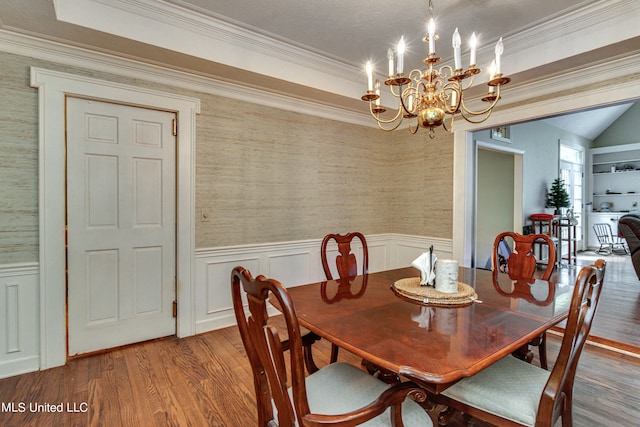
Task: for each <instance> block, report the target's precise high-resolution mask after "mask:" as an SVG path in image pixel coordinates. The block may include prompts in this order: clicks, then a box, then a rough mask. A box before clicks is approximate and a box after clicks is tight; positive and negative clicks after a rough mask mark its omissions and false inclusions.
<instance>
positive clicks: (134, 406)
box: [0, 256, 640, 427]
mask: <svg viewBox="0 0 640 427" xmlns="http://www.w3.org/2000/svg"><path fill="white" fill-rule="evenodd" d="M589 261H590V259H589V256H586V257H584V258H583V257H581V262H584V263H587V262H589ZM607 261H608V262H609V264H608V267H607V277H606V279H605V288H604V289H603V295H602V298H601V302H600V306H599V308H598V313H597V315H596V319H595V321H594V326H593V329H592V338H593V337H594V336H596V338H597V336H599V335H602V338H600V339H596V341H598V340H602V341H603V342H604V343H605V344H610V343H611V342H614V341H615V342H617V341H616V340H620V341H619V343H618V344H617V345H618V346H620V347H621V348H624V349H625V350H627V351H630V352H633V351H634V349H638V351H636V352H637V353H638V354H640V339H639V336H640V321H639V320H638V317H639V313H640V304H639V303H638V301H639V300H638V298H639V297H638V295H639V294H640V292H639V289H640V281H638V280H637V277H636V276H635V273H633V270H631V272H632V274H633V275H632V276H631V275H629V271H628V267H629V266H627V265H626V264H625V263H624V259H622V260H621V261H623V262H620V263H619V264H620V265H619V266H615V265H616V264H617V263H616V260H614V259H613V258H610V259H607ZM627 261H628V258H627ZM560 274H573V273H572V272H571V270H569V269H567V271H566V272H565V269H562V270H561V271H560ZM606 292H608V294H607V293H606ZM605 297H607V299H605ZM559 342H560V339H559V337H557V336H553V335H551V336H550V337H549V361H550V363H553V361H554V360H555V357H556V355H557V352H558V349H559ZM620 343H621V344H620ZM329 353H330V345H329V343H328V342H327V341H325V340H322V341H320V342H319V343H317V345H316V346H315V347H314V354H315V357H316V360H317V362H318V364H319V365H321V366H322V365H324V364H326V363H327V362H328V360H329ZM340 360H343V361H346V362H349V363H353V364H358V365H359V362H360V361H359V359H358V358H356V357H355V356H353V355H351V354H349V353H348V352H346V351H341V352H340ZM534 363H537V360H534ZM254 402H255V397H254V391H253V384H252V377H251V370H250V366H249V363H248V361H247V359H246V357H245V353H244V349H243V347H242V342H241V341H240V336H239V334H238V331H237V328H235V327H231V328H226V329H222V330H218V331H214V332H209V333H205V334H200V335H197V336H193V337H188V338H184V339H178V338H167V339H164V340H158V341H152V342H146V343H141V344H136V345H133V346H129V347H126V348H121V349H117V350H114V351H111V352H108V353H104V354H98V355H93V356H89V357H85V358H79V359H74V360H71V361H69V362H68V363H67V365H66V366H63V367H60V368H54V369H49V370H46V371H41V372H33V373H29V374H24V375H19V376H15V377H11V378H5V379H2V380H0V404H1V405H2V406H1V407H0V426H7V427H14V426H15V427H23V426H37V427H40V426H109V427H111V426H141V427H147V426H148V427H154V426H158V427H164V426H196V427H198V426H225V427H248V426H255V425H256V416H255V403H254ZM38 405H39V406H38ZM58 409H61V410H62V412H59V411H58ZM439 409H440V408H436V410H434V411H432V412H430V415H431V416H432V418H433V419H434V420H435V419H436V418H437V413H438V410H439ZM53 410H56V412H53ZM12 411H15V412H12ZM638 419H640V358H638V357H633V356H630V355H625V354H620V353H616V352H612V351H609V350H605V349H602V348H597V347H594V346H591V345H588V346H587V347H586V349H585V351H584V352H583V354H582V358H581V361H580V365H579V367H578V374H577V379H576V383H575V388H574V426H576V427H592V426H604V425H606V426H614V425H615V426H623V427H626V426H629V427H631V426H636V425H638ZM449 425H450V426H452V427H459V426H463V425H465V424H464V423H463V422H462V420H461V417H460V416H456V417H454V419H453V420H452V422H451V423H450V424H449ZM475 425H476V426H480V427H484V426H486V425H487V424H484V423H481V422H476V423H475Z"/></svg>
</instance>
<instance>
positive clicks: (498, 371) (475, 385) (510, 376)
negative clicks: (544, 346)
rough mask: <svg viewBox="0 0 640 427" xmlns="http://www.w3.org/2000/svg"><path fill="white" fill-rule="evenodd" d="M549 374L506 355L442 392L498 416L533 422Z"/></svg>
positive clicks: (531, 424) (531, 423) (526, 423)
mask: <svg viewBox="0 0 640 427" xmlns="http://www.w3.org/2000/svg"><path fill="white" fill-rule="evenodd" d="M549 375H551V372H550V371H547V370H546V369H542V368H540V367H538V366H536V365H532V364H531V363H527V362H524V361H522V360H520V359H517V358H515V357H513V356H511V355H509V356H507V357H505V358H504V359H502V360H500V361H498V362H497V363H494V364H493V365H491V366H489V367H488V368H487V369H485V370H483V371H480V372H479V373H478V374H476V375H474V376H473V377H469V378H465V380H464V381H460V382H458V383H456V384H454V385H452V386H451V387H449V388H448V389H446V390H445V391H444V392H443V394H444V395H445V396H447V397H450V398H451V399H454V400H457V401H458V402H460V403H463V404H466V405H470V406H473V407H476V408H483V410H484V411H486V412H490V413H492V414H494V415H497V416H499V417H502V418H505V419H508V420H511V421H515V422H517V423H520V424H523V425H526V426H534V425H535V423H536V416H537V415H538V405H539V404H540V396H541V395H542V391H543V390H544V387H545V385H546V384H547V381H548V380H549Z"/></svg>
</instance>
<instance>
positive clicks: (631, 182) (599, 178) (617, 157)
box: [587, 143, 640, 248]
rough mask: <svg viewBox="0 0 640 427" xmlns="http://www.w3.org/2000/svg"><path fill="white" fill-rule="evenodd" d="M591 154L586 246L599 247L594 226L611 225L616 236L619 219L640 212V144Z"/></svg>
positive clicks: (602, 149) (600, 150) (605, 149)
mask: <svg viewBox="0 0 640 427" xmlns="http://www.w3.org/2000/svg"><path fill="white" fill-rule="evenodd" d="M589 154H590V161H591V163H590V172H591V173H590V174H589V183H590V189H591V190H590V194H591V196H590V197H588V198H587V199H590V200H589V201H591V202H592V206H593V212H591V213H589V214H588V215H587V217H588V223H587V227H588V231H587V233H588V234H587V235H588V240H587V246H588V247H590V248H594V247H595V248H597V247H598V246H599V243H598V242H597V239H596V237H595V234H594V233H593V232H592V228H593V224H595V223H609V224H610V225H611V228H612V231H613V233H617V231H618V219H619V218H620V216H622V215H624V214H625V213H626V212H630V211H637V210H638V209H640V143H637V144H625V145H615V146H610V147H599V148H594V149H591V150H589Z"/></svg>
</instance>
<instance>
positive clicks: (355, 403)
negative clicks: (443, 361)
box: [274, 362, 433, 427]
mask: <svg viewBox="0 0 640 427" xmlns="http://www.w3.org/2000/svg"><path fill="white" fill-rule="evenodd" d="M336 384H339V385H340V386H339V387H336ZM306 385H307V399H308V400H309V409H310V410H311V412H312V413H315V414H324V415H339V414H344V413H347V412H351V411H355V410H357V409H359V408H362V407H363V406H365V405H367V404H369V403H371V402H372V401H374V400H375V399H376V398H377V397H378V396H380V394H381V393H382V392H383V391H385V390H386V389H387V388H389V387H390V386H389V385H388V384H386V383H384V382H382V381H380V380H379V379H377V378H375V377H373V376H371V375H369V374H368V373H366V372H365V371H363V370H361V369H358V368H357V367H355V366H353V365H350V364H348V363H344V362H337V363H332V364H329V365H327V366H325V367H323V368H322V369H320V370H319V371H317V372H314V373H313V374H311V375H309V376H308V377H307V378H306ZM289 394H291V388H289ZM292 399H293V397H292ZM389 411H391V409H387V411H386V412H384V413H383V414H382V415H379V416H378V417H376V418H374V419H372V420H369V421H367V422H365V423H364V424H361V425H362V426H367V427H384V426H389V425H390V423H389V420H390V414H389ZM274 414H277V409H276V407H275V406H274ZM275 418H277V417H275ZM402 421H403V423H404V425H405V427H410V426H420V427H423V426H432V425H433V423H432V421H431V418H430V417H429V415H428V414H427V412H425V410H424V409H423V408H422V407H421V406H420V405H418V404H417V403H416V402H414V401H413V400H411V399H406V400H405V401H404V402H403V403H402ZM296 425H297V424H296Z"/></svg>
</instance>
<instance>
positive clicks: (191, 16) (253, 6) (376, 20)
mask: <svg viewBox="0 0 640 427" xmlns="http://www.w3.org/2000/svg"><path fill="white" fill-rule="evenodd" d="M428 3H429V2H428V1H425V0H403V1H399V2H389V1H388V0H358V1H355V0H351V1H348V0H322V1H310V0H307V1H302V0H298V1H296V0H269V1H268V2H265V1H264V0H234V1H229V0H165V1H158V0H126V1H125V0H92V1H89V0H3V1H2V2H1V3H0V25H1V27H2V29H3V30H6V31H11V32H17V33H21V34H26V35H30V36H36V37H38V38H45V39H48V40H52V41H58V42H62V43H64V44H68V45H73V46H77V47H82V48H88V49H91V50H94V51H98V52H103V53H109V54H115V55H118V56H123V57H129V58H136V59H139V60H142V61H144V62H148V63H152V64H157V65H162V66H165V67H169V68H173V69H177V70H183V71H188V72H193V73H195V74H198V75H202V76H210V77H215V78H216V79H220V80H222V81H229V82H233V83H238V84H241V85H247V86H252V87H265V88H269V90H270V91H273V92H276V93H283V94H287V95H291V96H293V97H298V98H304V99H314V100H315V101H317V102H320V103H325V104H331V105H341V106H343V107H344V108H346V109H351V110H353V111H356V110H362V109H363V108H362V102H361V101H359V99H358V98H359V97H358V96H357V95H356V92H353V93H352V92H351V91H350V90H346V89H344V88H346V87H347V85H349V86H354V82H357V81H358V79H362V80H363V82H364V78H363V76H362V68H363V64H364V63H365V62H366V61H367V60H372V61H374V63H375V64H376V65H377V66H378V67H377V69H378V72H379V73H380V74H386V73H384V71H386V70H382V68H384V67H385V66H386V63H385V61H386V51H387V49H388V48H393V47H394V46H395V44H396V43H397V42H398V40H399V39H400V37H401V36H404V38H405V40H406V41H407V45H408V47H407V55H406V58H407V59H406V60H405V64H406V65H405V67H406V68H409V67H410V68H416V67H421V65H422V64H421V61H422V59H424V57H425V54H426V46H425V44H424V42H423V40H422V39H423V37H424V36H425V35H426V22H427V20H428V15H429V13H428ZM596 3H598V0H583V1H571V0H537V1H521V0H433V5H434V16H435V19H436V28H437V33H438V34H439V37H440V38H439V39H438V41H437V42H436V52H437V53H438V55H439V56H440V57H442V59H443V63H447V62H451V58H452V55H453V53H452V48H451V35H452V33H453V32H454V30H455V29H456V28H458V29H459V32H460V34H461V36H462V39H463V62H464V61H465V59H466V58H465V53H464V52H465V45H466V40H468V38H469V37H470V33H471V32H472V31H475V32H476V34H477V35H478V37H479V40H480V41H479V44H480V46H483V48H481V49H479V51H478V65H479V66H480V67H481V68H485V67H486V66H487V64H488V63H489V62H490V61H491V59H492V57H493V46H494V45H495V43H496V41H497V40H498V38H500V37H503V38H504V40H505V59H504V60H503V62H504V63H505V66H504V68H505V69H506V70H505V73H508V74H510V76H512V77H514V81H517V80H520V81H525V80H526V79H528V78H531V73H529V74H527V73H528V72H530V71H531V69H532V68H535V67H531V65H530V64H527V65H522V66H521V65H520V62H522V61H520V62H518V61H517V60H516V59H515V58H514V60H513V61H512V62H509V55H515V53H516V52H515V51H517V52H523V51H524V50H525V49H527V46H531V44H533V45H534V46H535V40H534V41H532V40H527V37H528V38H529V39H535V38H536V34H537V33H536V31H540V30H538V29H539V28H542V27H543V26H549V28H550V30H549V31H554V29H556V30H555V31H558V30H557V28H562V26H561V25H559V24H558V22H560V21H561V18H562V17H563V16H567V15H568V14H576V16H578V17H580V16H581V15H580V13H581V11H582V10H583V9H585V8H589V7H593V6H594V5H595V4H596ZM391 5H393V7H391ZM112 12H113V14H111V13H112ZM637 18H640V16H638V17H637ZM575 21H576V22H577V21H578V20H577V19H576V20H575ZM585 25H587V24H585ZM181 27H188V28H187V29H186V30H185V31H189V32H190V33H189V35H188V37H187V36H185V34H186V33H185V32H184V31H183V32H180V30H176V31H175V32H174V31H172V30H173V29H179V28H181ZM566 28H569V26H567V27H566ZM167 29H168V30H167ZM218 29H224V37H226V38H227V39H230V38H231V36H230V35H232V36H233V37H235V39H236V40H233V43H238V44H240V43H247V44H249V45H250V44H253V45H258V44H259V45H260V46H259V47H256V50H255V51H248V52H245V51H241V50H240V49H235V48H230V49H229V50H228V51H225V49H224V48H223V46H224V45H225V43H226V40H223V38H222V36H221V37H220V39H216V37H217V36H216V35H213V36H212V33H214V32H215V31H216V30H218ZM568 31H570V30H569V29H567V32H568ZM220 32H221V33H222V30H220ZM545 34H546V33H545ZM194 35H195V38H194ZM527 35H528V36H527ZM198 36H201V38H200V39H198V38H197V37H198ZM256 37H259V38H256ZM549 37H556V38H561V37H562V34H558V35H555V36H554V35H553V34H550V35H549ZM240 39H242V40H240ZM212 40H213V42H212ZM217 40H219V41H220V42H219V43H217ZM638 40H640V38H636V39H635V40H632V41H634V42H636V45H635V46H636V47H635V49H638V48H637V46H638V44H637V42H638ZM527 43H529V45H527ZM267 44H268V45H267ZM615 46H617V47H618V50H616V49H615V48H613V49H606V50H605V49H593V50H592V51H589V52H578V51H576V52H574V55H571V56H568V57H567V58H563V57H562V52H555V51H557V50H562V49H553V50H551V49H548V50H547V51H546V52H538V53H537V54H539V56H540V58H536V59H535V60H538V61H539V62H536V64H538V63H539V64H540V66H543V65H544V66H545V67H546V69H545V71H546V72H553V71H554V70H558V71H557V72H560V71H561V70H562V69H563V67H566V63H567V61H570V65H571V66H572V67H579V66H581V65H582V64H581V62H584V63H592V62H593V61H594V60H595V61H597V60H604V59H606V57H605V56H606V55H613V54H620V50H625V49H626V50H628V49H629V47H628V43H625V41H624V40H621V41H618V42H616V43H615ZM267 51H268V53H269V54H271V53H272V52H276V53H277V55H275V54H273V55H271V57H266V59H265V58H262V57H260V55H261V53H263V52H267ZM567 51H570V49H569V46H567ZM280 52H286V53H284V54H283V55H289V57H288V58H286V61H291V63H293V64H295V62H296V60H297V61H298V64H297V65H292V66H290V67H288V66H284V65H283V64H285V63H286V62H282V63H278V62H277V61H276V57H277V56H278V55H279V54H280ZM576 53H580V55H578V54H576ZM554 55H555V56H554ZM467 56H468V54H467ZM532 56H535V55H527V58H528V59H527V60H532V59H531V57H532ZM296 57H297V58H296ZM316 61H318V62H316ZM320 61H322V64H321V63H320ZM563 61H564V62H563ZM272 62H273V65H270V63H272ZM525 62H526V61H525ZM316 63H317V64H318V65H316ZM325 64H330V65H329V67H328V68H333V69H334V70H336V71H334V72H336V73H337V74H338V75H337V76H334V77H333V78H331V79H329V81H333V82H334V83H335V88H333V89H332V88H329V89H327V86H328V85H327V83H326V81H327V78H326V76H316V75H315V74H314V72H315V71H318V73H321V72H322V67H323V66H324V65H325ZM270 67H272V68H270ZM510 68H512V70H511V71H510V70H509V69H510ZM287 72H288V73H289V74H287ZM511 73H513V74H511ZM316 80H317V81H318V82H319V81H320V80H322V81H324V83H317V84H316V83H307V82H311V81H316ZM363 86H364V84H363ZM357 90H360V89H359V88H358V89H357ZM627 108H628V106H627ZM624 110H625V109H624V108H622V107H614V108H612V109H610V110H609V111H608V112H607V113H606V114H605V113H603V112H599V113H598V114H597V115H594V114H593V113H592V112H585V113H584V114H581V115H573V116H572V117H571V118H570V119H569V118H568V117H563V118H554V119H552V121H551V123H552V124H554V125H556V126H558V127H562V128H567V127H568V126H572V127H575V128H577V129H578V131H575V133H577V134H580V135H583V136H585V137H588V138H590V139H593V138H594V137H595V136H597V134H599V132H601V131H602V129H603V128H606V127H607V126H608V125H609V124H610V122H611V121H612V120H615V118H617V117H618V116H619V115H620V114H622V112H624ZM583 117H584V120H583V119H582V118H583ZM587 125H589V126H587ZM572 131H574V130H572Z"/></svg>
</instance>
